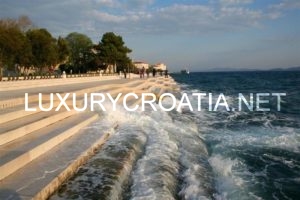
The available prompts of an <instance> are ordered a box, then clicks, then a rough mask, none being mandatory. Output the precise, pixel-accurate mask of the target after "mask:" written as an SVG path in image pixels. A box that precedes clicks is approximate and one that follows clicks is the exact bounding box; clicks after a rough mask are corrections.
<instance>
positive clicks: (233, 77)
mask: <svg viewBox="0 0 300 200" xmlns="http://www.w3.org/2000/svg"><path fill="white" fill-rule="evenodd" d="M172 77H173V78H174V79H175V80H176V82H177V83H178V84H179V86H180V87H181V94H182V93H186V94H187V95H189V96H190V97H192V94H193V93H212V94H219V93H223V94H224V95H226V97H227V98H226V99H227V101H228V103H229V104H230V105H236V104H235V103H234V102H235V101H237V97H238V93H243V94H250V93H286V96H285V97H283V98H282V99H281V106H282V107H281V110H280V111H277V110H276V109H271V111H269V112H262V111H248V110H247V109H244V110H242V111H232V109H230V110H231V111H227V110H226V109H218V110H217V111H215V112H212V111H209V110H207V109H202V110H201V111H198V110H194V111H190V110H189V109H184V108H183V109H182V110H180V111H176V110H173V111H170V112H166V111H163V110H161V109H157V111H153V109H151V108H149V109H146V111H136V112H127V111H126V110H124V109H123V108H122V107H119V108H118V109H117V111H113V110H112V111H110V112H103V111H101V109H99V110H98V112H99V114H100V115H101V116H102V118H101V120H99V121H98V122H97V123H94V124H92V125H91V126H93V127H94V128H95V127H96V129H95V131H97V127H99V129H100V127H103V126H110V124H111V125H113V124H117V125H118V126H117V128H116V129H115V132H114V133H113V134H112V136H111V137H110V139H109V140H108V141H107V142H106V143H105V144H104V145H103V147H102V148H101V149H99V151H98V152H97V153H96V155H95V156H94V157H93V158H91V159H90V160H89V161H88V162H87V163H86V164H85V165H84V166H82V167H81V168H80V169H79V170H78V172H77V173H76V174H75V176H74V177H72V178H71V179H70V180H68V181H67V182H66V183H65V184H64V185H63V186H62V187H61V188H60V189H59V191H58V192H57V193H56V194H55V195H54V196H52V199H136V200H142V199H143V200H144V199H159V200H160V199H237V200H240V199H299V196H300V189H299V188H300V118H299V114H300V106H299V103H300V94H299V93H300V73H299V72H234V73H191V74H189V75H185V74H173V75H172ZM181 94H180V93H179V94H177V96H178V97H180V96H181ZM217 98H218V97H217V96H215V99H213V101H214V102H215V101H216V100H217ZM190 99H193V98H190ZM163 103H164V104H165V106H166V107H167V106H168V105H171V103H172V102H170V101H169V100H168V99H165V101H164V102H163ZM191 103H192V104H193V105H195V106H196V105H197V103H198V102H197V100H191ZM203 104H205V102H203ZM275 104H276V101H275V100H274V101H271V100H270V105H269V106H271V107H272V106H276V105H275Z"/></svg>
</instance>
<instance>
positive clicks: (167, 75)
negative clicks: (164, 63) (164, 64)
mask: <svg viewBox="0 0 300 200" xmlns="http://www.w3.org/2000/svg"><path fill="white" fill-rule="evenodd" d="M168 77H169V74H168V70H167V69H166V70H165V78H168Z"/></svg>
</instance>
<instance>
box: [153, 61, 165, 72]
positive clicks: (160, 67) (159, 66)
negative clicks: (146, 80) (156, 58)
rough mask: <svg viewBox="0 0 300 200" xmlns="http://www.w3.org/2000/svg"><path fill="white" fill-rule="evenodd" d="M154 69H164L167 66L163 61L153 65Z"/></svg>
mask: <svg viewBox="0 0 300 200" xmlns="http://www.w3.org/2000/svg"><path fill="white" fill-rule="evenodd" d="M155 69H156V70H162V71H165V70H166V69H167V66H166V65H165V64H164V63H157V64H156V65H155Z"/></svg>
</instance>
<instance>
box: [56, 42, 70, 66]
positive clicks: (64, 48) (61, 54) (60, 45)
mask: <svg viewBox="0 0 300 200" xmlns="http://www.w3.org/2000/svg"><path fill="white" fill-rule="evenodd" d="M57 53H58V62H60V63H62V62H65V61H66V60H67V58H68V57H69V54H70V48H69V46H68V42H67V41H66V40H65V39H64V38H62V37H58V39H57Z"/></svg>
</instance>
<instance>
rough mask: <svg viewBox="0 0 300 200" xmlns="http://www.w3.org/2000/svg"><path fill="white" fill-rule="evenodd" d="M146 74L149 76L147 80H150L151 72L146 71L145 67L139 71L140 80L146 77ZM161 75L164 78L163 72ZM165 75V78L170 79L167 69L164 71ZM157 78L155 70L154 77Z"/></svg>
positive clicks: (154, 70)
mask: <svg viewBox="0 0 300 200" xmlns="http://www.w3.org/2000/svg"><path fill="white" fill-rule="evenodd" d="M145 72H146V74H147V78H149V76H150V70H149V69H147V70H145V67H143V68H141V69H139V74H140V78H144V77H145ZM160 75H161V76H163V71H160ZM164 75H165V78H168V77H169V73H168V70H167V69H166V70H165V71H164ZM155 76H156V69H155V68H153V69H152V77H155Z"/></svg>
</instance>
